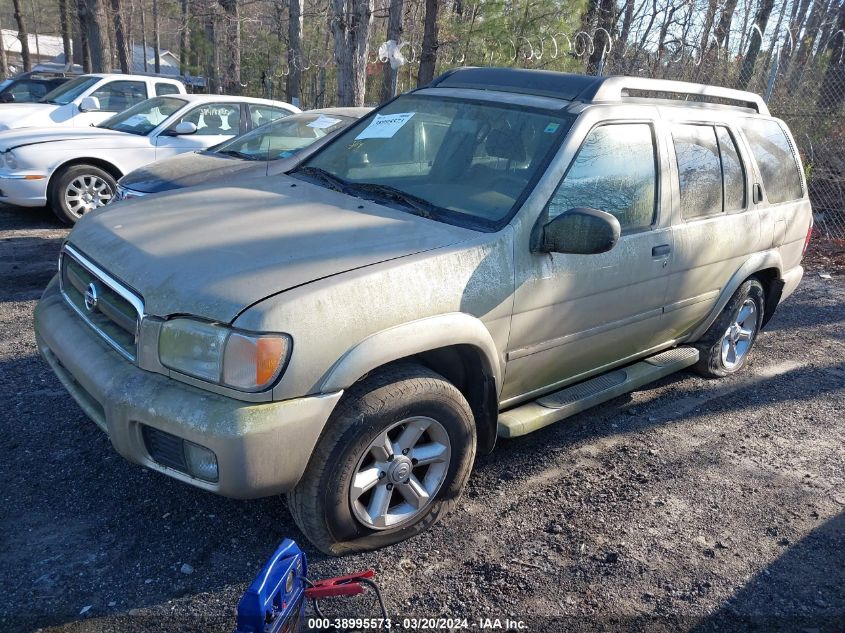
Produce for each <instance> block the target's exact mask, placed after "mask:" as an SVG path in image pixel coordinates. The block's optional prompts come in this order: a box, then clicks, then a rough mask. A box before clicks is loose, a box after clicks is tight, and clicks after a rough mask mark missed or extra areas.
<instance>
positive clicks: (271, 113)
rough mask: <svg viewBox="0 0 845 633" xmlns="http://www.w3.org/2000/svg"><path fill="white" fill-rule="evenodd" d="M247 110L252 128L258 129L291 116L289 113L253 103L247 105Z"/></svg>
mask: <svg viewBox="0 0 845 633" xmlns="http://www.w3.org/2000/svg"><path fill="white" fill-rule="evenodd" d="M247 108H248V109H249V119H250V122H251V123H252V127H260V126H262V125H264V124H265V123H270V122H271V121H275V120H277V119H281V118H283V117H286V116H290V115H291V114H292V113H291V112H290V111H288V110H284V109H282V108H274V107H273V106H266V105H256V104H254V103H250V104H249V105H247Z"/></svg>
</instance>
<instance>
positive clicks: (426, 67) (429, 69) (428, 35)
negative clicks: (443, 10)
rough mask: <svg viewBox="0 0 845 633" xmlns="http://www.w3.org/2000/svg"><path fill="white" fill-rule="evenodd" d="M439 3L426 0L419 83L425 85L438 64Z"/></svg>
mask: <svg viewBox="0 0 845 633" xmlns="http://www.w3.org/2000/svg"><path fill="white" fill-rule="evenodd" d="M437 5H438V0H425V26H424V29H423V40H422V53H421V54H420V70H419V73H418V74H417V85H418V86H424V85H426V84H427V83H429V82H430V81H431V80H432V79H434V68H435V66H436V65H437V46H438V43H437Z"/></svg>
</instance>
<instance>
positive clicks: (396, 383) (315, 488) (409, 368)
mask: <svg viewBox="0 0 845 633" xmlns="http://www.w3.org/2000/svg"><path fill="white" fill-rule="evenodd" d="M475 447H476V437H475V424H474V421H473V416H472V412H471V410H470V407H469V404H468V403H467V402H466V400H465V399H464V397H463V395H462V394H461V392H460V391H458V389H457V388H455V386H454V385H452V384H451V383H450V382H448V381H447V380H446V379H445V378H443V377H442V376H440V375H439V374H437V373H435V372H433V371H431V370H429V369H427V368H425V367H423V366H421V365H416V364H403V365H396V366H394V367H387V368H385V369H383V370H381V371H379V372H377V373H375V374H373V375H371V376H370V377H369V378H367V379H366V380H364V381H363V382H362V383H360V384H359V385H356V386H354V387H353V388H352V389H350V390H349V392H348V393H347V394H346V395H345V396H344V399H343V401H342V402H341V404H340V405H339V406H338V409H337V411H336V412H335V413H334V414H333V415H332V417H331V419H330V420H329V422H328V423H327V430H326V432H325V433H324V435H323V437H322V438H321V439H320V441H319V442H318V444H317V448H316V449H315V451H314V454H313V456H312V457H311V461H310V462H309V464H308V468H307V469H306V471H305V474H304V475H303V477H302V480H301V481H300V482H299V484H298V485H297V487H296V489H294V490H293V491H292V492H291V493H289V494H288V504H289V506H290V509H291V512H292V514H293V517H294V520H295V521H296V523H297V525H298V526H299V528H300V529H301V530H302V532H303V533H304V534H305V536H307V537H308V539H309V540H310V541H311V542H312V543H313V544H314V545H315V546H316V547H317V548H318V549H320V550H321V551H323V552H325V553H327V554H333V555H339V554H346V553H351V552H358V551H365V550H371V549H377V548H379V547H383V546H385V545H390V544H393V543H397V542H399V541H402V540H405V539H407V538H410V537H412V536H414V535H416V534H419V533H420V532H423V531H425V530H427V529H428V528H429V527H431V526H432V525H434V523H436V522H437V521H438V519H440V517H442V516H443V515H445V514H446V513H447V512H448V511H449V510H450V509H451V508H452V507H453V506H454V505H455V504H456V503H457V500H458V498H459V497H460V494H461V491H462V490H463V487H464V484H465V483H466V480H467V478H468V477H469V473H470V470H471V468H472V463H473V460H474V458H475Z"/></svg>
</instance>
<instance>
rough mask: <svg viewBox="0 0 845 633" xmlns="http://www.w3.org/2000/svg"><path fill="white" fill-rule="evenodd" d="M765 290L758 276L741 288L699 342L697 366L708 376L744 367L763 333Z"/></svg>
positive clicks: (725, 373)
mask: <svg viewBox="0 0 845 633" xmlns="http://www.w3.org/2000/svg"><path fill="white" fill-rule="evenodd" d="M764 299H765V291H764V290H763V286H762V285H761V284H760V282H759V281H757V279H755V278H753V277H752V278H751V279H747V280H746V281H745V282H743V284H742V285H741V286H740V287H739V288H738V289H737V291H736V292H735V293H734V295H733V296H732V297H731V300H730V301H728V304H727V305H726V306H725V308H724V309H723V310H722V313H721V314H720V315H719V318H718V319H716V321H714V323H713V325H711V326H710V328H709V329H708V330H707V332H705V334H704V336H702V337H701V339H700V340H699V341H698V342H697V343H696V344H695V347H696V348H698V351H699V359H698V363H696V364H695V366H694V367H693V368H694V369H695V371H696V372H698V373H699V374H700V375H702V376H704V377H705V378H721V377H723V376H728V375H730V374H735V373H736V372H738V371H739V370H741V369H742V368H743V367H744V366H745V363H746V362H747V361H748V357H749V355H750V354H751V348H752V347H753V346H754V342H755V341H756V340H757V335H758V334H759V333H760V324H761V323H762V321H763V309H764V306H765V301H764Z"/></svg>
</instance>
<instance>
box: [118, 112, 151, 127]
mask: <svg viewBox="0 0 845 633" xmlns="http://www.w3.org/2000/svg"><path fill="white" fill-rule="evenodd" d="M147 123H150V118H149V117H148V116H145V115H143V114H135V115H133V116H131V117H129V118H128V119H126V120H125V121H123V122H122V125H128V126H130V127H135V126H136V125H145V124H147Z"/></svg>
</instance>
